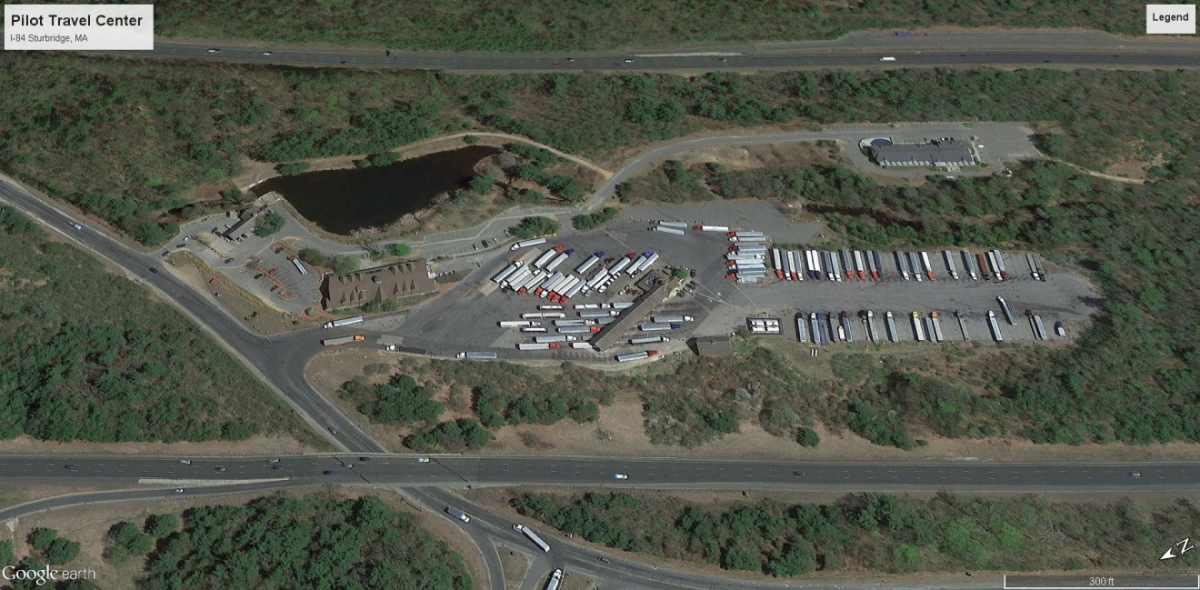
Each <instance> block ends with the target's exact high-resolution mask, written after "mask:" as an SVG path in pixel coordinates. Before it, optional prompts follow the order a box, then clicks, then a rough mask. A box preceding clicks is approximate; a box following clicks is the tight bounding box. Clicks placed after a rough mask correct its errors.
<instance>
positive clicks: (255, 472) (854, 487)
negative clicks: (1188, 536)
mask: <svg viewBox="0 0 1200 590" xmlns="http://www.w3.org/2000/svg"><path fill="white" fill-rule="evenodd" d="M364 457H366V459H367V460H366V461H363V460H362V458H360V457H359V456H354V455H349V454H347V455H322V456H314V455H308V456H298V457H278V459H279V461H278V463H274V462H270V461H267V460H266V459H265V458H262V459H260V458H250V459H220V458H189V459H188V461H190V463H184V462H181V460H180V459H175V458H155V457H140V456H114V457H89V456H83V457H45V456H29V457H18V456H7V457H3V456H0V473H3V474H4V480H5V481H6V482H12V483H49V482H53V483H56V484H70V483H72V482H78V483H80V484H83V483H89V484H94V485H99V484H103V485H122V484H128V485H133V484H136V483H138V482H146V480H162V481H161V483H160V484H159V485H160V486H163V487H176V486H180V485H183V486H187V485H214V484H220V485H229V484H234V483H238V482H239V481H242V482H246V481H254V482H261V483H262V485H263V486H264V487H271V486H272V485H275V484H277V483H280V482H291V483H293V484H296V483H300V482H301V481H304V480H307V481H309V482H310V483H316V484H321V483H369V484H377V485H392V486H403V487H421V486H440V487H461V486H469V485H518V484H530V485H562V486H583V487H597V486H612V487H615V488H625V487H635V488H655V489H665V488H684V489H708V488H711V489H735V490H737V489H791V490H808V491H811V490H825V491H880V492H886V491H932V490H942V489H945V490H958V491H973V492H995V491H1018V492H1025V491H1029V492H1036V491H1076V492H1097V491H1178V492H1183V491H1187V492H1194V491H1197V490H1200V462H1195V463H1151V464H1079V463H1062V464H1020V463H955V464H920V463H864V462H848V463H807V462H796V461H788V462H781V461H733V460H719V461H717V460H714V461H703V460H695V459H676V458H645V459H643V458H620V457H602V458H595V459H583V458H562V457H536V456H533V457H518V456H494V457H465V456H458V455H450V456H435V457H429V459H430V460H429V461H428V462H422V461H418V459H417V458H416V457H414V456H403V455H384V454H376V455H369V456H364ZM616 474H624V475H627V476H628V479H617V478H616V477H615V476H616ZM1134 474H1136V477H1135V475H1134ZM181 482H183V483H181ZM151 483H153V482H151Z"/></svg>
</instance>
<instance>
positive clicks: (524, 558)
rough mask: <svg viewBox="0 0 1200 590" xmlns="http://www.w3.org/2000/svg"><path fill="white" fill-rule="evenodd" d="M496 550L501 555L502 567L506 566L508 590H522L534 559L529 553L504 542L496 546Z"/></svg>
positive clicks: (505, 581)
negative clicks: (522, 584)
mask: <svg viewBox="0 0 1200 590" xmlns="http://www.w3.org/2000/svg"><path fill="white" fill-rule="evenodd" d="M496 552H497V553H498V554H499V555H500V567H502V568H504V587H505V588H506V589H507V590H520V589H521V583H522V582H524V581H525V575H526V574H527V573H529V565H530V564H531V563H532V562H533V560H531V559H530V558H529V555H528V554H526V553H522V552H521V551H517V550H515V549H513V548H512V547H509V546H508V545H505V544H503V543H501V544H500V546H499V547H497V548H496Z"/></svg>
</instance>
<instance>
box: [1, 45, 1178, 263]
mask: <svg viewBox="0 0 1200 590" xmlns="http://www.w3.org/2000/svg"><path fill="white" fill-rule="evenodd" d="M0 64H2V65H3V66H4V67H3V68H0V84H3V85H4V87H5V88H6V89H7V91H6V92H5V93H4V94H3V96H0V118H3V120H5V121H6V122H7V124H6V125H5V126H4V127H2V128H0V167H2V168H3V169H4V170H6V171H7V172H8V173H9V174H11V175H13V176H16V177H18V178H20V179H22V180H24V181H26V182H28V183H30V184H32V185H34V186H36V187H38V188H41V189H42V190H44V192H46V193H47V194H50V195H51V196H54V197H56V198H60V199H64V200H68V201H71V202H73V203H75V204H77V205H78V206H80V207H81V208H83V209H84V210H86V211H88V212H89V213H93V214H95V215H97V216H99V217H102V218H104V219H106V220H108V221H109V222H110V223H112V224H113V225H115V226H117V227H119V228H121V229H122V230H124V231H126V232H128V233H129V234H130V235H133V236H134V237H136V238H138V239H139V240H141V241H143V242H145V243H158V242H161V241H162V240H164V239H165V237H166V236H167V235H168V234H170V233H171V232H172V231H173V230H174V225H173V224H175V223H177V222H179V221H180V220H183V219H191V218H194V217H196V216H199V215H203V214H205V213H206V212H212V211H219V210H221V209H223V208H229V207H233V206H234V204H233V203H231V202H230V201H228V200H226V199H225V198H224V197H223V196H222V194H221V193H222V191H225V190H227V189H229V188H230V182H231V181H230V180H229V179H230V178H232V177H234V176H236V175H238V174H239V173H241V172H242V171H243V170H244V169H245V168H246V166H247V162H248V160H247V159H246V158H247V157H253V158H254V159H256V160H260V161H268V162H291V161H297V160H306V159H312V158H324V157H332V156H343V155H347V154H371V153H379V152H382V151H386V150H391V149H394V148H398V147H402V146H404V145H406V144H409V143H412V142H414V141H417V140H420V139H425V138H428V137H431V136H434V135H438V134H441V133H444V132H450V131H454V132H461V131H466V130H472V129H474V130H496V131H504V132H509V133H514V134H518V135H524V136H527V137H529V138H531V139H534V140H537V141H541V142H543V143H546V144H548V145H550V146H552V147H555V148H558V149H561V150H564V151H567V152H570V153H575V154H579V155H582V156H586V157H590V158H593V159H608V158H612V159H618V160H619V159H621V157H620V156H616V157H614V155H615V154H618V153H622V154H627V153H629V152H630V151H631V150H629V148H633V147H636V146H644V145H646V144H648V143H652V142H656V141H662V140H665V139H670V138H675V137H680V136H683V135H687V134H691V133H695V132H698V131H703V130H710V131H732V130H734V129H738V130H742V131H744V130H745V129H746V128H753V127H761V126H779V125H784V126H787V127H789V128H802V127H813V126H817V125H820V124H825V123H832V122H841V121H894V120H899V121H905V120H997V121H1014V120H1015V121H1036V122H1051V123H1052V124H1053V125H1056V126H1060V127H1061V128H1062V129H1063V130H1064V133H1063V134H1062V136H1061V140H1060V141H1054V142H1051V143H1048V144H1047V145H1046V149H1047V151H1049V152H1051V153H1053V154H1054V155H1057V156H1060V157H1063V158H1066V159H1068V160H1070V161H1071V162H1074V163H1077V164H1080V165H1083V166H1085V167H1087V168H1089V169H1097V170H1099V169H1104V168H1105V167H1106V166H1108V165H1109V164H1111V163H1114V162H1124V161H1127V160H1130V159H1138V160H1146V161H1154V162H1156V164H1155V166H1153V167H1151V168H1150V170H1149V171H1148V173H1149V174H1150V177H1151V178H1155V179H1158V178H1164V177H1166V178H1181V177H1186V176H1187V175H1188V174H1189V172H1190V171H1191V170H1192V169H1193V168H1194V166H1195V163H1194V161H1193V160H1194V151H1193V150H1190V149H1189V146H1190V145H1191V141H1192V139H1191V138H1192V137H1193V136H1194V134H1195V132H1196V131H1197V124H1196V123H1195V121H1194V120H1192V119H1191V118H1190V116H1189V113H1190V112H1191V110H1192V108H1193V106H1194V105H1193V104H1192V103H1193V102H1194V99H1192V98H1188V97H1195V96H1200V74H1196V73H1193V72H1095V71H1086V70H1085V71H1079V72H1062V71H1052V70H1019V71H1013V72H999V71H991V70H985V71H979V72H971V71H962V70H914V71H890V72H787V73H776V74H766V75H750V76H743V75H739V74H733V73H721V74H707V75H704V76H698V77H692V78H685V77H681V76H673V75H658V74H654V75H641V74H631V75H622V76H603V75H598V74H582V75H574V74H548V75H519V76H459V75H451V74H444V73H433V72H386V73H379V72H358V71H349V70H338V71H332V70H308V69H284V68H278V69H272V68H261V67H249V66H245V67H242V66H232V65H220V64H216V65H208V64H205V65H201V64H170V65H166V64H161V63H158V62H154V63H143V62H137V61H129V60H109V59H103V58H81V57H77V56H72V55H42V54H18V53H12V52H10V53H8V54H4V55H3V56H2V57H0ZM30 71H37V72H38V76H36V77H33V76H27V75H23V72H30ZM180 97H186V100H180ZM607 164H613V163H607ZM259 165H261V164H259ZM607 167H609V168H613V167H614V166H612V165H609V166H607Z"/></svg>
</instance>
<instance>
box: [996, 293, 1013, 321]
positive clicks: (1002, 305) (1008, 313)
mask: <svg viewBox="0 0 1200 590" xmlns="http://www.w3.org/2000/svg"><path fill="white" fill-rule="evenodd" d="M996 301H998V302H999V303H1000V309H1001V310H1003V311H1004V319H1005V320H1008V325H1010V326H1015V325H1017V318H1016V317H1014V316H1013V312H1012V310H1011V309H1009V308H1008V302H1007V301H1005V300H1004V298H1003V297H997V298H996Z"/></svg>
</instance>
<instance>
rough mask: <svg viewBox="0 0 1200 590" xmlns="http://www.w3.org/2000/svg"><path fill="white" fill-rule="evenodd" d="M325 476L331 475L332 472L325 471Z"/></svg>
mask: <svg viewBox="0 0 1200 590" xmlns="http://www.w3.org/2000/svg"><path fill="white" fill-rule="evenodd" d="M325 475H333V472H332V471H326V472H325Z"/></svg>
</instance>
